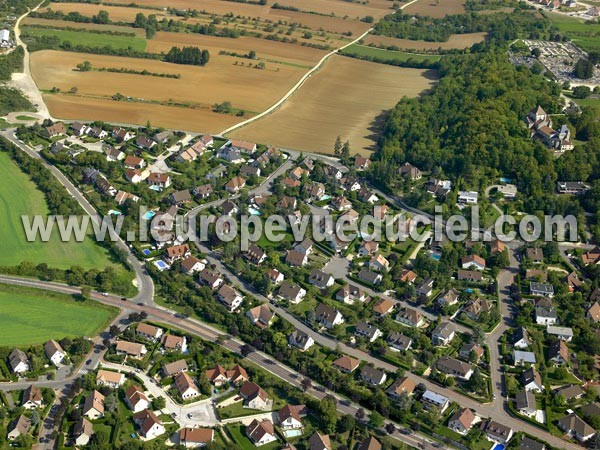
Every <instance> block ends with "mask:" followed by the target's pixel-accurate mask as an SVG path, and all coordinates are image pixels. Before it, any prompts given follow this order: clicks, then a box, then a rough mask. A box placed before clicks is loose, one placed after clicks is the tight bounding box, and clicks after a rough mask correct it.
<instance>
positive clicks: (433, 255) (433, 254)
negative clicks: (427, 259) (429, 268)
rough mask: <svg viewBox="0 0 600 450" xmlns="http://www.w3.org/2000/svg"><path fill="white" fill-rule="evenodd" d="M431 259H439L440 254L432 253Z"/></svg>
mask: <svg viewBox="0 0 600 450" xmlns="http://www.w3.org/2000/svg"><path fill="white" fill-rule="evenodd" d="M431 259H435V260H436V261H439V260H440V259H442V255H441V254H439V253H432V254H431Z"/></svg>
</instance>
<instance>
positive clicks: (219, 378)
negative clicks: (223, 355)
mask: <svg viewBox="0 0 600 450" xmlns="http://www.w3.org/2000/svg"><path fill="white" fill-rule="evenodd" d="M204 374H205V376H206V378H207V379H208V381H210V382H211V383H212V384H214V385H215V386H217V387H220V386H223V385H224V384H227V383H229V382H230V381H231V380H230V378H229V375H228V374H227V371H226V370H225V368H224V367H223V366H220V365H219V364H217V365H216V366H215V367H214V368H212V369H207V370H206V371H205V372H204Z"/></svg>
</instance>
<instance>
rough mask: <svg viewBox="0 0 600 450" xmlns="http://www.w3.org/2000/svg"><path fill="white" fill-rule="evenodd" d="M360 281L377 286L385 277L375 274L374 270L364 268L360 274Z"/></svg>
mask: <svg viewBox="0 0 600 450" xmlns="http://www.w3.org/2000/svg"><path fill="white" fill-rule="evenodd" d="M358 279H359V280H361V281H362V282H364V283H367V284H371V285H374V286H377V285H378V284H380V283H381V281H382V280H383V276H382V275H381V274H380V273H377V272H373V271H372V270H369V269H367V268H366V267H363V268H362V269H360V272H358Z"/></svg>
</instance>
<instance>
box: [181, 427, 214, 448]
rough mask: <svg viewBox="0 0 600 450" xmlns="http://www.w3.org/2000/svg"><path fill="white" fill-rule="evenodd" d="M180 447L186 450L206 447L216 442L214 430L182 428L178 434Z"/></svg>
mask: <svg viewBox="0 0 600 450" xmlns="http://www.w3.org/2000/svg"><path fill="white" fill-rule="evenodd" d="M177 433H178V435H179V445H183V446H184V447H185V448H196V447H205V446H206V445H208V444H210V443H211V442H212V441H213V440H214V434H215V431H214V430H213V429H212V428H188V427H185V428H182V429H181V430H179V431H178V432H177Z"/></svg>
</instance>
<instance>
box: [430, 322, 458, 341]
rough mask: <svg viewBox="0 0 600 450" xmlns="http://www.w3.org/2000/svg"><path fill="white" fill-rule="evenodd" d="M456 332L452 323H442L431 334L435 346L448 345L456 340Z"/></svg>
mask: <svg viewBox="0 0 600 450" xmlns="http://www.w3.org/2000/svg"><path fill="white" fill-rule="evenodd" d="M455 334H456V330H455V328H454V325H452V324H451V323H450V322H441V323H440V324H439V325H438V326H437V327H435V329H434V330H433V332H432V333H431V341H432V342H433V344H434V345H448V344H450V342H452V340H453V339H454V336H455Z"/></svg>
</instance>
